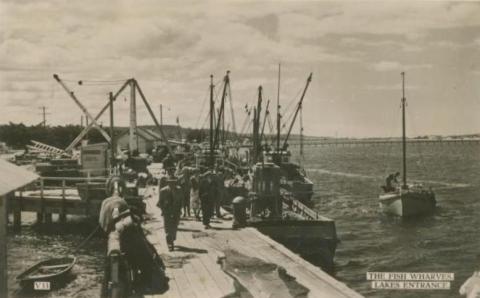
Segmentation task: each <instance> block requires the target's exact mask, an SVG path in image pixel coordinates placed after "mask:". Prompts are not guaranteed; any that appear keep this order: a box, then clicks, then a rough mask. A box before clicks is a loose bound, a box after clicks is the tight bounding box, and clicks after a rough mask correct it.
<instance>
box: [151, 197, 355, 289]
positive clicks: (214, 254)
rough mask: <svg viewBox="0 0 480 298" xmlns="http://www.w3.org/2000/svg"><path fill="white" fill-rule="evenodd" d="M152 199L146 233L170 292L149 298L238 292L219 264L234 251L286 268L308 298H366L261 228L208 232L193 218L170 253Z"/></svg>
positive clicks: (216, 227)
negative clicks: (301, 286) (165, 271)
mask: <svg viewBox="0 0 480 298" xmlns="http://www.w3.org/2000/svg"><path fill="white" fill-rule="evenodd" d="M149 194H150V195H151V197H150V198H146V201H147V212H148V213H149V216H150V219H149V220H148V221H147V222H146V224H145V225H144V228H145V229H146V230H147V234H148V235H147V237H148V238H149V240H150V241H151V242H152V244H154V245H155V247H156V249H157V252H158V253H159V254H160V256H161V257H162V259H163V260H164V262H165V264H166V266H167V275H168V276H169V278H170V282H169V287H170V288H169V290H168V291H167V292H166V293H164V294H162V295H149V296H145V297H148V298H157V297H172V298H173V297H175V298H177V297H179V298H190V297H192V298H195V297H197V298H203V297H212V298H214V297H225V296H228V295H231V294H233V293H235V292H236V289H235V286H234V280H233V278H232V277H230V276H229V275H227V274H226V273H225V272H224V271H223V270H222V268H221V266H220V264H218V262H217V261H218V258H219V257H221V256H223V255H224V254H223V252H224V251H226V250H229V249H233V250H235V251H238V252H239V253H241V254H243V255H245V256H248V257H251V258H258V259H261V260H263V261H265V262H268V263H272V264H276V265H277V266H281V267H283V268H285V269H286V271H287V273H288V274H289V275H290V276H293V277H295V278H296V281H297V282H298V283H299V284H301V285H303V286H304V287H306V288H308V289H309V292H308V297H329V298H330V297H332V298H334V297H362V296H361V295H360V294H358V293H356V292H355V291H353V290H351V289H350V288H348V287H347V286H346V285H345V284H343V283H341V282H339V281H337V280H335V279H334V278H333V277H331V276H329V275H328V274H327V273H325V272H323V271H322V270H320V269H319V268H318V267H315V266H313V265H312V264H310V263H308V262H306V261H305V260H303V259H302V258H300V257H299V256H297V255H296V254H294V253H292V252H291V251H290V250H288V249H286V248H285V247H284V246H282V245H281V244H279V243H277V242H275V241H273V240H272V239H270V238H269V237H267V236H265V235H263V234H261V233H260V232H258V231H257V230H256V229H254V228H244V229H241V230H232V229H231V225H232V221H231V220H216V219H215V220H213V222H212V223H211V225H212V229H210V230H204V229H203V225H202V224H201V222H198V221H195V220H193V219H192V218H187V219H184V220H181V222H180V226H179V231H178V234H177V240H176V242H175V246H176V249H175V251H173V252H169V251H168V249H167V246H166V242H165V235H164V230H163V222H162V217H161V214H160V210H159V209H158V208H157V207H156V206H155V204H156V202H157V194H156V192H155V191H151V190H147V192H146V196H147V197H148V196H149ZM263 285H264V284H263ZM247 286H250V287H253V288H250V289H249V291H250V292H251V293H256V294H257V296H262V297H270V296H269V293H271V289H266V288H262V283H261V282H259V283H256V284H253V285H251V284H250V285H247ZM263 287H264V286H263ZM258 293H261V294H262V295H258ZM263 294H264V295H263ZM233 297H236V296H233ZM238 297H240V296H238ZM284 297H290V296H288V295H287V296H284Z"/></svg>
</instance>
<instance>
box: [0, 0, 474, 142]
mask: <svg viewBox="0 0 480 298" xmlns="http://www.w3.org/2000/svg"><path fill="white" fill-rule="evenodd" d="M0 3H1V4H0V107H1V109H0V124H4V123H8V122H14V123H19V122H23V123H25V124H29V125H31V124H38V123H40V122H41V121H42V115H41V107H42V106H46V108H47V113H48V114H47V124H49V125H63V124H69V123H71V124H79V123H80V118H81V114H82V112H81V110H80V109H79V108H78V107H77V106H76V105H75V103H74V102H73V100H72V99H70V98H69V96H68V94H67V93H66V92H65V91H64V90H63V89H62V87H61V86H60V85H59V84H58V83H57V82H56V81H55V80H54V79H53V77H52V75H53V74H58V75H59V76H60V78H61V79H63V80H64V82H65V84H66V85H67V86H68V87H69V88H70V89H71V90H72V91H73V92H74V93H75V94H76V96H77V97H78V99H79V100H80V101H81V102H82V103H83V104H84V105H85V107H86V108H87V109H88V111H89V112H90V113H91V114H97V113H98V111H99V110H100V109H101V108H102V107H103V106H104V105H105V104H106V103H107V101H108V97H107V94H108V92H111V91H112V92H115V91H116V90H118V89H119V88H120V87H121V85H122V84H123V82H124V81H125V80H127V79H129V78H135V79H136V80H137V81H138V83H139V85H140V87H141V88H142V90H143V92H144V94H145V96H146V98H147V100H148V101H149V103H150V105H151V106H152V108H153V110H154V111H155V113H156V114H157V117H158V114H159V105H160V104H162V105H163V116H164V117H163V119H164V123H171V124H173V123H175V121H176V118H177V117H178V118H179V121H180V124H181V125H182V126H185V127H195V128H201V127H204V128H205V127H207V126H206V125H207V124H206V122H205V119H206V117H207V112H208V111H207V107H206V103H207V99H208V88H209V84H210V74H213V75H214V82H215V93H216V94H219V93H220V91H221V88H222V80H223V77H224V76H225V73H226V71H227V70H229V71H230V81H231V97H232V105H233V107H232V109H233V114H234V118H235V120H236V128H237V131H240V129H241V128H242V126H243V123H244V122H245V121H246V120H245V119H246V117H247V114H246V112H245V106H246V105H247V106H250V107H251V106H252V105H253V104H254V103H255V101H256V98H257V96H258V95H257V92H258V91H257V90H258V86H260V85H262V86H263V92H264V100H271V101H272V103H271V108H272V110H274V107H275V104H274V102H275V101H276V100H277V86H278V85H277V84H278V64H279V63H280V64H281V80H280V82H281V84H280V102H281V112H282V114H283V115H284V118H283V119H284V120H287V119H289V118H290V117H289V115H291V114H292V111H293V108H294V107H295V104H296V102H297V101H298V100H299V96H300V93H301V91H302V89H303V88H304V87H305V83H306V79H307V77H308V75H309V74H310V73H313V78H312V82H311V84H310V86H309V88H308V90H307V92H306V95H305V98H304V104H303V112H302V119H303V126H304V133H305V134H307V135H312V136H338V137H393V136H398V135H399V134H400V133H401V132H400V129H401V126H400V123H401V122H400V121H401V114H400V113H401V110H400V99H401V97H402V90H401V75H400V73H401V72H402V71H404V72H405V73H406V82H405V84H406V98H407V134H408V135H409V136H418V135H431V134H441V135H451V134H468V133H479V132H480V117H479V112H480V65H479V63H480V2H443V1H393V0H390V1H352V2H348V1H305V2H302V1H143V0H141V1H140V0H139V1H115V2H111V1H98V0H97V1H89V0H88V1H63V0H50V1H26V0H22V1H5V0H3V1H1V2H0ZM79 80H82V81H83V82H84V83H83V84H82V85H79V84H78V83H77V82H78V81H79ZM216 98H217V104H218V98H219V96H218V95H216ZM128 111H129V92H128V90H127V91H126V92H125V93H122V95H121V96H120V97H119V98H118V100H117V101H116V102H115V123H116V124H117V125H125V126H126V125H128V119H129V113H128ZM231 114H232V113H231V111H230V105H228V109H227V122H228V123H230V122H231V118H232V116H231ZM273 115H274V112H272V116H273ZM137 118H138V124H153V120H152V119H151V118H150V117H149V116H148V112H147V110H146V108H145V106H144V105H143V104H142V103H141V102H137ZM100 122H102V123H104V124H105V125H107V124H108V123H109V120H108V113H105V115H104V116H103V117H102V118H101V119H100ZM285 122H286V121H285ZM229 127H231V126H229ZM267 127H268V125H267ZM267 131H268V128H267ZM298 131H299V124H298V123H297V124H296V125H295V127H294V131H293V132H294V133H298Z"/></svg>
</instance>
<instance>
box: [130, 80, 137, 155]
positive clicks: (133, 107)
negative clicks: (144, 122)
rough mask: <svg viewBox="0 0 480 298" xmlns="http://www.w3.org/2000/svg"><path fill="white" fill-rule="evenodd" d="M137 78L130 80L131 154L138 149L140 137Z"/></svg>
mask: <svg viewBox="0 0 480 298" xmlns="http://www.w3.org/2000/svg"><path fill="white" fill-rule="evenodd" d="M135 89H136V87H135V80H133V79H131V80H130V133H129V142H128V144H129V146H128V149H129V151H130V154H132V153H133V151H135V150H138V137H137V104H136V100H135V95H136V93H135Z"/></svg>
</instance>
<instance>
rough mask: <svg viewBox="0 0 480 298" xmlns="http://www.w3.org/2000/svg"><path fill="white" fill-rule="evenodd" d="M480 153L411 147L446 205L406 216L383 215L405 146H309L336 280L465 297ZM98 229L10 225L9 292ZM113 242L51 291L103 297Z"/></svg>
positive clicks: (99, 244) (412, 177)
mask: <svg viewBox="0 0 480 298" xmlns="http://www.w3.org/2000/svg"><path fill="white" fill-rule="evenodd" d="M479 153H480V146H479V145H473V144H448V145H438V144H436V145H433V144H427V145H411V146H409V153H408V169H409V181H412V182H414V181H423V182H424V183H425V184H426V185H431V186H432V187H433V188H434V190H435V192H436V194H437V202H438V208H437V211H436V213H435V214H434V215H433V216H428V217H424V218H420V219H416V220H401V219H399V218H394V217H388V216H385V215H383V214H382V213H380V212H379V207H378V201H377V196H378V194H379V192H380V191H381V189H380V185H381V184H382V183H384V179H385V177H386V176H387V174H389V173H391V172H396V171H398V170H400V169H401V148H400V146H398V145H375V146H354V147H307V148H306V160H305V163H304V164H305V165H307V166H306V167H307V168H308V173H309V176H310V178H311V179H312V180H313V181H314V183H315V188H316V194H315V197H314V202H315V208H316V209H318V210H319V211H320V212H321V213H322V214H323V215H326V216H329V217H331V218H334V219H335V221H336V226H337V233H338V236H339V238H340V240H341V241H342V242H341V243H340V244H339V245H338V248H337V254H336V258H335V262H336V278H337V279H339V280H341V281H343V282H345V283H346V284H347V285H348V286H350V287H351V288H353V289H355V290H357V291H358V292H360V293H362V294H363V295H365V296H367V297H459V295H458V289H459V287H460V286H461V284H462V283H463V282H464V281H465V280H466V278H468V277H469V276H470V275H471V273H472V272H473V270H474V264H473V262H474V260H475V256H476V254H478V253H479V251H478V248H479V247H480V233H479V232H478V227H479V226H480V197H479V195H478V194H479V193H480V176H479V175H478V173H480V154H479ZM24 219H25V215H24ZM27 219H28V218H27ZM31 219H33V217H31ZM93 228H94V223H93V224H92V223H91V222H90V224H86V223H85V222H84V221H82V222H72V223H69V224H68V225H67V226H66V227H60V226H59V225H54V227H53V230H52V229H51V230H50V231H41V230H37V229H35V228H34V227H32V226H30V225H29V226H24V227H23V230H22V233H21V234H12V233H10V235H9V239H8V240H9V242H8V249H9V250H8V257H9V292H10V295H11V296H12V297H32V295H27V294H25V293H22V292H20V291H19V288H18V285H17V284H16V283H15V281H14V277H15V276H16V275H17V274H19V273H20V272H21V271H23V270H25V268H28V267H29V266H31V265H33V264H35V263H36V262H38V261H40V260H43V259H45V258H50V257H57V256H61V255H65V254H68V253H69V252H71V251H72V250H73V249H74V248H75V247H76V246H77V245H78V244H79V243H81V242H82V240H83V239H84V238H85V237H86V236H87V235H88V234H89V233H90V231H91V230H92V229H93ZM105 245H106V241H105V240H104V239H102V238H101V237H95V238H93V239H92V240H91V241H89V242H88V244H87V245H86V246H85V248H84V249H82V250H81V251H79V253H77V254H76V256H77V257H78V261H77V264H76V265H75V267H74V273H75V275H76V278H75V279H74V280H73V281H72V282H71V283H69V284H68V285H67V286H66V287H65V288H63V289H60V290H58V291H55V292H51V293H48V294H46V295H44V296H43V297H48V298H56V297H98V296H99V293H100V288H101V282H102V276H103V257H104V252H105ZM367 271H399V272H430V271H437V272H453V273H455V281H454V282H453V283H452V285H451V286H452V290H450V291H439V290H437V291H386V290H372V289H370V285H369V283H368V282H367V281H366V272H367Z"/></svg>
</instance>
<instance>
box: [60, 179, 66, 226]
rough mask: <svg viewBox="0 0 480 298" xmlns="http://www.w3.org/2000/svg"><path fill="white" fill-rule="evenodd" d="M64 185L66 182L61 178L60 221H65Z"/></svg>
mask: <svg viewBox="0 0 480 298" xmlns="http://www.w3.org/2000/svg"><path fill="white" fill-rule="evenodd" d="M65 186H66V182H65V179H63V180H62V209H61V211H60V214H59V221H60V223H66V222H67V212H66V198H65Z"/></svg>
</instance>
